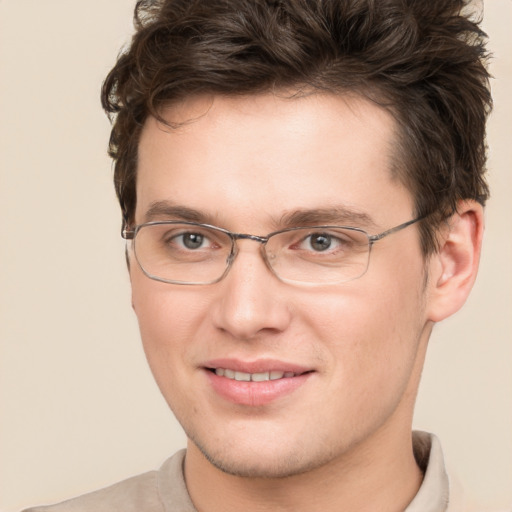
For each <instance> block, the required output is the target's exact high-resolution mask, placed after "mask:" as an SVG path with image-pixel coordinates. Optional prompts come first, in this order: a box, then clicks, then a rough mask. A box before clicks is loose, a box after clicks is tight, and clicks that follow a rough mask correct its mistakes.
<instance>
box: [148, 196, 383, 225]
mask: <svg viewBox="0 0 512 512" xmlns="http://www.w3.org/2000/svg"><path fill="white" fill-rule="evenodd" d="M155 220H182V221H185V222H198V223H200V224H212V225H215V224H216V222H218V219H217V218H216V216H214V215H211V214H209V213H207V212H204V211H202V210H197V209H194V208H188V207H187V206H182V205H178V204H175V203H173V202H172V201H169V200H164V201H155V202H153V203H151V204H150V206H149V208H148V210H147V211H146V213H145V215H144V222H151V221H155ZM271 220H272V223H273V225H274V226H275V228H276V229H283V228H289V227H299V226H320V225H324V226H325V225H337V226H353V227H359V228H364V229H377V224H376V223H375V221H374V220H373V218H372V217H371V216H370V215H368V214H367V213H365V212H362V211H359V210H355V209H351V208H347V207H345V206H330V207H326V208H301V209H297V210H293V211H289V212H285V213H284V214H283V215H282V216H281V217H280V218H275V217H273V218H271Z"/></svg>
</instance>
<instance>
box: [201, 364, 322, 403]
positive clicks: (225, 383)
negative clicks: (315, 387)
mask: <svg viewBox="0 0 512 512" xmlns="http://www.w3.org/2000/svg"><path fill="white" fill-rule="evenodd" d="M278 368H280V369H278ZM205 369H206V370H207V372H206V373H207V376H208V379H209V381H210V384H211V386H212V388H213V390H214V391H215V392H216V394H218V395H220V396H221V397H222V398H223V399H224V400H227V401H229V402H231V403H234V404H237V405H246V406H247V405H248V406H253V407H254V406H262V405H266V404H269V403H270V402H273V401H274V400H277V399H279V398H282V397H284V396H287V395H289V394H291V393H292V392H294V391H295V390H296V389H298V388H299V387H301V386H302V385H303V384H304V383H305V382H306V381H307V380H308V379H309V377H310V376H311V375H312V374H313V371H312V370H308V369H304V368H299V367H297V366H291V365H289V364H286V363H279V362H268V361H267V362H263V361H261V362H257V363H240V362H236V361H227V360H225V361H218V362H211V363H210V364H208V365H207V366H206V367H205Z"/></svg>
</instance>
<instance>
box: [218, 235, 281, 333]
mask: <svg viewBox="0 0 512 512" xmlns="http://www.w3.org/2000/svg"><path fill="white" fill-rule="evenodd" d="M215 286H217V287H218V294H217V296H216V299H217V300H216V301H215V304H214V305H213V322H214V324H215V327H216V328H217V329H220V330H222V331H224V332H226V333H229V334H230V335H231V336H232V337H234V338H235V339H238V340H251V339H254V338H257V337H259V336H263V335H271V334H278V333H280V332H283V331H284V330H285V329H286V328H287V327H288V325H289V323H290V320H291V310H290V305H289V303H288V301H287V300H286V290H285V288H286V287H287V285H285V284H284V283H282V282H280V281H279V280H278V279H277V277H275V276H274V275H273V274H272V272H271V271H270V270H269V269H268V267H267V266H266V264H265V262H264V261H263V258H262V257H261V253H260V252H259V251H258V250H255V247H254V243H251V241H245V242H239V252H238V254H237V257H236V259H235V261H234V262H233V265H232V267H231V268H230V270H229V272H228V274H227V275H226V277H224V279H223V280H222V281H220V282H219V283H217V284H216V285H215Z"/></svg>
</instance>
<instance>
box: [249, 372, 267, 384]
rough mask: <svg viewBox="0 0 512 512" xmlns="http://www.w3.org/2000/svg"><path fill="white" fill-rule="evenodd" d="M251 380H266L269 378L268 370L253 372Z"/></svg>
mask: <svg viewBox="0 0 512 512" xmlns="http://www.w3.org/2000/svg"><path fill="white" fill-rule="evenodd" d="M251 380H252V381H253V382H263V381H264V380H269V373H268V372H263V373H253V374H252V375H251Z"/></svg>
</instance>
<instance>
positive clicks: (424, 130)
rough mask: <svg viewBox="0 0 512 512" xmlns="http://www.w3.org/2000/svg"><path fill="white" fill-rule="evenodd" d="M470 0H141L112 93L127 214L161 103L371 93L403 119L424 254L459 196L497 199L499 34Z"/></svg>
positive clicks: (108, 84) (399, 171) (107, 96)
mask: <svg viewBox="0 0 512 512" xmlns="http://www.w3.org/2000/svg"><path fill="white" fill-rule="evenodd" d="M467 3H468V2H466V1H464V0H428V1H425V0H208V1H205V0H141V1H138V2H137V4H136V7H135V27H136V32H135V35H134V36H133V39H132V41H131V45H130V46H129V47H128V48H127V49H126V50H125V51H124V52H122V53H121V55H120V56H119V58H118V60H117V63H116V65H115V66H114V68H113V69H112V70H111V71H110V73H109V75H108V76H107V78H106V80H105V82H104V84H103V90H102V104H103V107H104V109H105V110H106V112H107V113H108V114H109V115H110V116H111V119H112V121H113V127H112V132H111V137H110V146H109V154H110V155H111V156H112V157H113V159H114V160H115V173H114V182H115V187H116V192H117V195H118V198H119V201H120V204H121V209H122V213H123V220H124V222H125V223H128V224H130V223H132V222H133V217H134V212H135V206H136V171H137V150H138V143H139V138H140V133H141V130H142V127H143V124H144V122H145V120H146V118H147V117H148V116H149V115H153V116H156V117H157V118H160V112H161V111H162V108H163V107H164V106H166V105H168V104H169V103H172V102H175V101H179V100H182V99H184V98H186V97H188V96H191V95H195V94H201V93H210V94H223V95H247V94H256V93H261V92H267V91H271V90H276V89H288V90H289V89H290V88H293V89H294V90H296V91H299V92H300V91H308V92H311V91H312V90H313V91H316V90H318V91H324V92H331V93H335V94H338V93H346V92H350V93H356V94H361V95H364V96H366V97H368V98H370V99H371V100H373V101H375V102H377V103H378V104H380V105H382V106H384V107H385V108H387V109H389V111H390V112H391V113H392V114H393V115H394V116H395V118H396V120H397V123H398V126H399V136H398V140H397V151H396V155H395V156H396V158H395V160H396V164H395V166H394V167H395V168H394V169H393V171H394V172H395V173H396V175H397V177H398V178H399V179H400V180H401V181H402V182H403V184H404V185H405V186H406V187H407V188H408V189H409V190H410V191H411V193H412V194H413V196H414V199H415V208H416V212H415V213H416V215H418V216H421V215H427V214H429V215H430V218H429V222H422V226H421V230H422V245H423V251H424V253H425V254H429V253H431V252H432V251H434V250H435V248H436V244H435V228H436V226H438V225H439V223H440V222H441V221H442V220H443V219H446V218H447V217H448V216H449V215H451V214H452V213H453V212H454V211H455V209H456V206H457V203H458V201H459V200H462V199H474V200H477V201H479V202H480V203H481V204H484V203H485V201H486V199H487V197H488V194H489V191H488V186H487V184H486V181H485V177H484V174H485V161H486V146H485V122H486V118H487V115H488V113H489V111H490V108H491V96H490V92H489V83H488V82H489V74H488V72H487V70H486V66H485V64H486V59H487V56H488V55H487V53H486V49H485V40H486V36H485V34H484V33H483V32H482V30H481V29H480V28H479V24H478V21H473V20H471V19H470V18H468V17H466V16H464V15H463V14H462V13H463V11H464V9H466V8H467V5H466V4H467Z"/></svg>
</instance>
